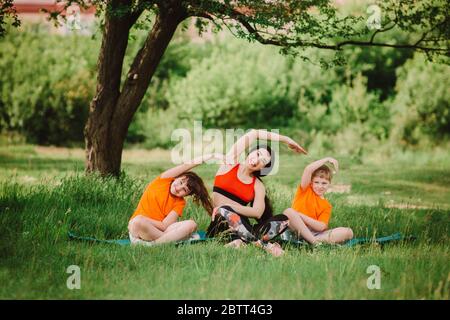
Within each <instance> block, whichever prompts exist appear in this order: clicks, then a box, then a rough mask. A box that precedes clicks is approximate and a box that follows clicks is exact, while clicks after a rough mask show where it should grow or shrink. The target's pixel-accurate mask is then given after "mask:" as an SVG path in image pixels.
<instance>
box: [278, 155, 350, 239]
mask: <svg viewBox="0 0 450 320" xmlns="http://www.w3.org/2000/svg"><path fill="white" fill-rule="evenodd" d="M327 162H329V163H331V164H332V165H333V166H334V168H335V170H336V172H337V171H338V169H339V164H338V161H337V160H336V159H334V158H331V157H327V158H324V159H321V160H317V161H315V162H313V163H310V164H309V165H307V166H306V168H305V170H304V171H303V175H302V180H301V183H300V186H299V187H298V189H297V192H296V194H295V197H294V200H293V201H292V205H291V208H288V209H286V210H284V212H283V213H284V214H285V215H286V216H287V217H288V218H289V229H290V230H291V231H293V232H294V233H295V234H296V235H297V236H298V238H303V239H305V240H306V241H308V242H309V243H311V244H316V243H319V242H326V243H341V242H345V241H347V240H350V239H352V238H353V231H352V229H350V228H344V227H339V228H334V229H330V230H328V221H329V220H330V216H331V208H332V206H331V204H330V203H329V202H328V200H327V199H325V197H324V194H325V192H326V191H327V190H328V188H329V186H330V183H331V178H332V173H331V170H330V168H329V167H328V166H327V165H326V163H327Z"/></svg>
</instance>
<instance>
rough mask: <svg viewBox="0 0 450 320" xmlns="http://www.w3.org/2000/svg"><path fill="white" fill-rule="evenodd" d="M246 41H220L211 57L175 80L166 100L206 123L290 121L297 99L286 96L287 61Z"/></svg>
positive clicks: (232, 124) (183, 113)
mask: <svg viewBox="0 0 450 320" xmlns="http://www.w3.org/2000/svg"><path fill="white" fill-rule="evenodd" d="M243 45H245V43H243V42H242V41H239V40H233V41H224V42H219V43H217V44H216V45H215V46H214V47H213V49H212V53H211V55H210V56H209V57H207V58H205V59H203V60H202V61H201V62H200V63H199V64H197V65H195V66H193V68H192V69H191V70H190V71H189V72H188V73H187V75H186V77H185V78H183V79H181V80H180V81H177V82H176V83H174V85H173V86H171V88H170V90H169V92H168V94H169V96H168V100H169V102H170V104H171V106H173V107H174V108H176V109H179V110H180V117H186V118H190V119H191V120H194V119H195V120H202V121H203V124H204V125H205V127H218V128H233V127H243V128H249V127H265V126H280V125H286V124H287V120H288V119H289V117H291V116H292V114H293V110H294V107H295V105H294V104H293V101H292V100H289V99H288V96H287V92H288V91H289V84H290V79H289V67H290V66H289V63H288V62H287V60H286V59H285V58H284V57H282V56H280V55H279V54H277V53H276V51H274V50H270V49H268V48H264V49H265V50H262V48H261V46H255V45H253V46H246V48H245V50H242V46H243Z"/></svg>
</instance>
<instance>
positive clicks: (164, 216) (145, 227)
mask: <svg viewBox="0 0 450 320" xmlns="http://www.w3.org/2000/svg"><path fill="white" fill-rule="evenodd" d="M210 159H218V160H221V161H222V162H223V160H224V156H223V155H220V154H209V155H205V156H202V157H199V158H196V159H193V161H192V162H191V163H188V164H181V165H179V166H176V167H174V168H171V169H169V170H166V171H164V172H163V173H161V174H160V175H159V176H158V177H157V178H156V179H154V180H153V181H152V182H151V183H150V184H149V185H148V186H147V187H146V189H145V191H144V194H143V195H142V196H141V199H140V201H139V203H138V206H137V208H136V210H135V211H134V213H133V215H132V216H131V218H130V221H129V224H128V231H129V234H130V240H131V243H132V244H142V245H153V244H159V243H166V242H173V241H179V240H183V239H187V238H189V237H190V236H191V235H192V233H193V232H194V231H195V230H196V229H197V224H196V223H195V222H194V221H193V220H184V221H178V222H177V220H178V218H179V217H181V216H182V214H183V209H184V207H185V205H186V201H185V198H186V197H188V196H192V199H193V202H194V204H196V205H201V206H202V207H203V208H204V209H205V210H206V212H207V213H208V214H209V215H211V214H212V211H213V206H212V204H211V198H210V197H209V194H208V191H207V189H206V187H205V185H204V183H203V180H202V179H201V178H200V177H199V176H198V175H197V174H196V173H194V172H192V171H189V170H191V169H192V168H194V167H196V166H198V165H199V164H201V163H203V162H205V161H208V160H210Z"/></svg>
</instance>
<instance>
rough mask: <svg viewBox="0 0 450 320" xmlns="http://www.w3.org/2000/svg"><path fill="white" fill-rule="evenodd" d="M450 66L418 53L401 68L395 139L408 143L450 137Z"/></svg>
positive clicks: (394, 103)
mask: <svg viewBox="0 0 450 320" xmlns="http://www.w3.org/2000/svg"><path fill="white" fill-rule="evenodd" d="M449 75H450V66H448V65H444V64H437V63H430V62H427V61H425V60H424V59H423V57H421V56H415V57H414V59H411V60H408V61H407V63H406V64H405V65H404V66H403V67H401V68H400V69H399V70H398V83H397V87H396V91H397V95H396V97H395V99H394V101H393V104H392V108H391V110H392V119H393V122H394V123H395V127H394V130H393V133H392V139H395V141H400V142H401V143H403V144H407V145H418V144H420V143H421V142H422V144H423V143H426V142H428V140H430V141H431V142H434V143H437V142H439V141H441V140H442V139H448V138H449V137H450V91H449V88H450V77H449Z"/></svg>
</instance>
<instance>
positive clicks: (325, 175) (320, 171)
mask: <svg viewBox="0 0 450 320" xmlns="http://www.w3.org/2000/svg"><path fill="white" fill-rule="evenodd" d="M315 177H319V178H322V179H326V180H328V181H330V182H331V178H332V177H333V174H332V173H331V170H330V168H328V166H326V165H323V166H320V167H319V168H317V169H316V170H314V172H313V173H312V175H311V180H312V179H314V178H315Z"/></svg>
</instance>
